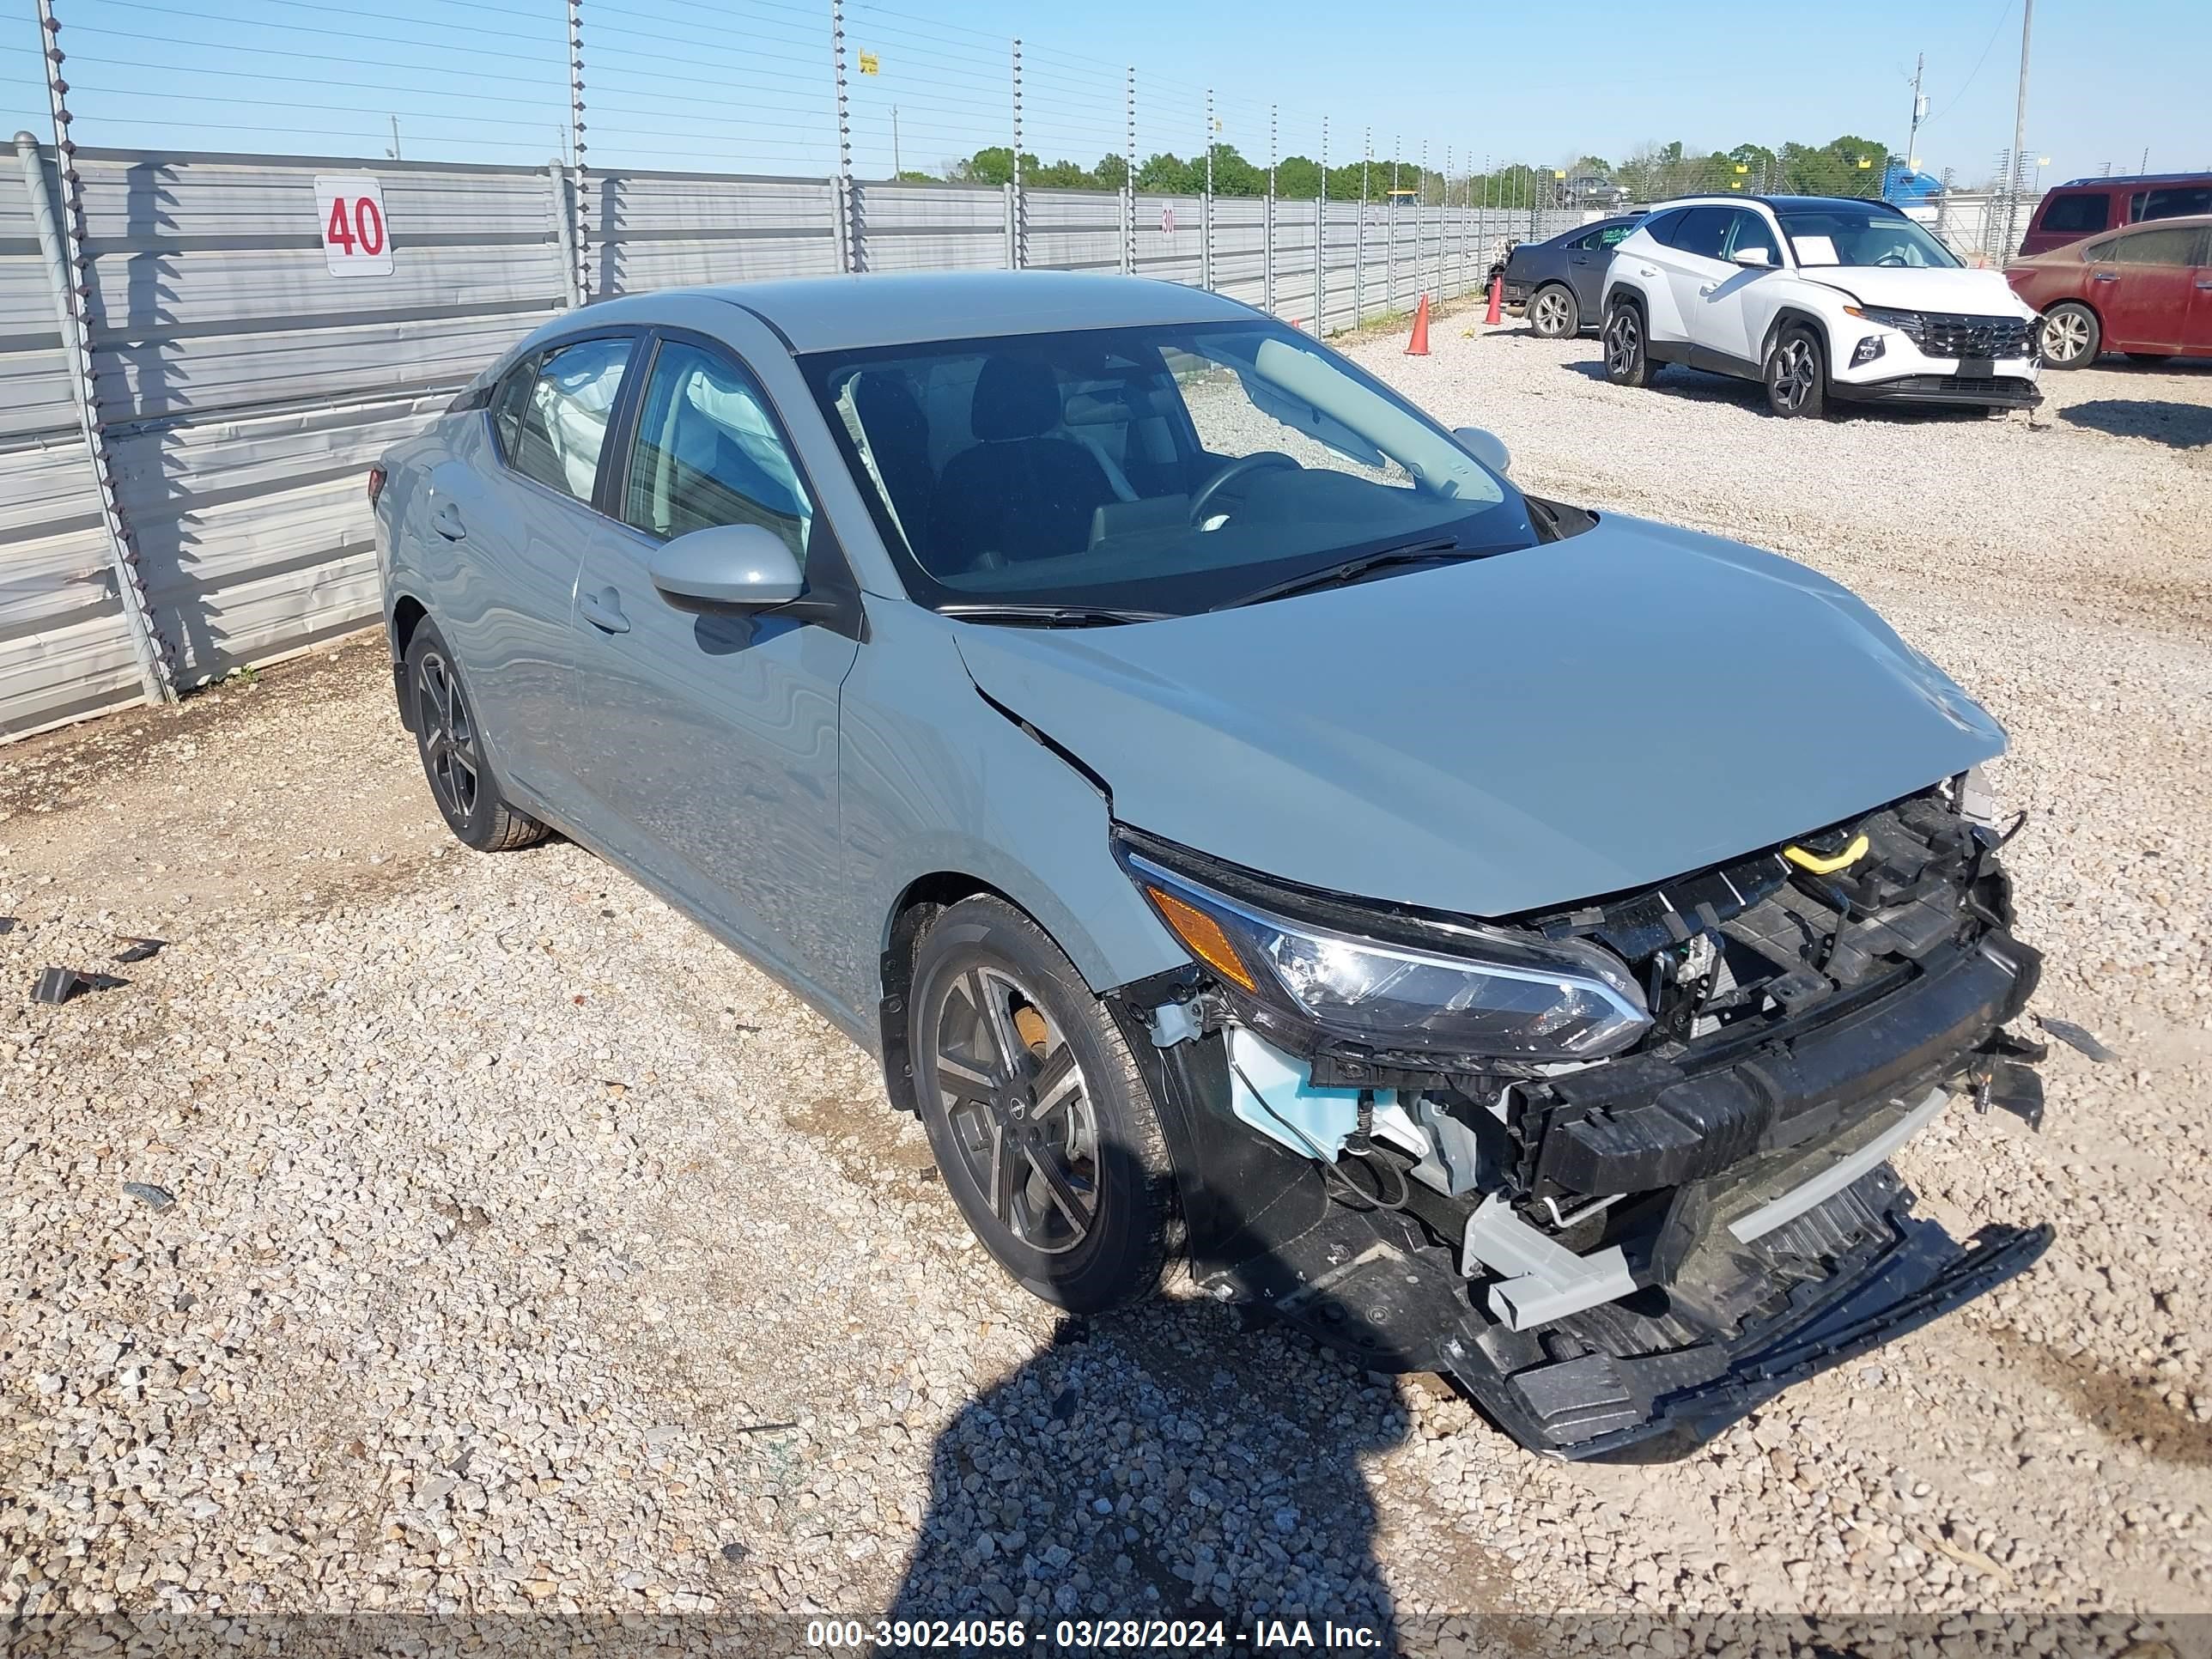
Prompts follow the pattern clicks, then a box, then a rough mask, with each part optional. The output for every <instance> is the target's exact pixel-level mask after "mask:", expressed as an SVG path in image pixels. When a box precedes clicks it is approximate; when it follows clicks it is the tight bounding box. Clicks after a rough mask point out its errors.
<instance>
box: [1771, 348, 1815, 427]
mask: <svg viewBox="0 0 2212 1659" xmlns="http://www.w3.org/2000/svg"><path fill="white" fill-rule="evenodd" d="M1818 380H1820V359H1819V358H1818V357H1817V356H1814V352H1813V343H1812V342H1811V341H1809V340H1808V339H1806V338H1805V337H1804V336H1803V335H1802V334H1793V335H1791V336H1790V337H1789V338H1788V339H1786V340H1784V341H1783V343H1781V344H1780V345H1778V346H1777V347H1776V348H1775V349H1774V379H1773V386H1774V400H1775V401H1776V402H1777V403H1778V404H1781V405H1782V407H1783V408H1784V409H1787V410H1791V411H1792V412H1795V411H1796V410H1800V409H1802V408H1803V407H1804V406H1805V400H1806V398H1808V397H1810V396H1811V395H1812V393H1813V387H1814V384H1815V383H1816V382H1818Z"/></svg>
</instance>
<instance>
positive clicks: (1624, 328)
mask: <svg viewBox="0 0 2212 1659" xmlns="http://www.w3.org/2000/svg"><path fill="white" fill-rule="evenodd" d="M1643 347H1644V335H1643V331H1642V330H1641V329H1639V328H1638V327H1637V325H1636V313H1635V312H1633V311H1632V310H1631V309H1629V307H1626V306H1623V307H1620V310H1618V311H1616V312H1614V313H1613V320H1612V322H1610V323H1608V324H1607V325H1606V330H1605V366H1606V368H1607V372H1608V373H1611V374H1619V375H1622V376H1626V375H1630V374H1634V373H1635V372H1636V360H1637V358H1638V356H1639V355H1640V354H1641V353H1642V350H1643Z"/></svg>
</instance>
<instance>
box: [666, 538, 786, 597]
mask: <svg viewBox="0 0 2212 1659" xmlns="http://www.w3.org/2000/svg"><path fill="white" fill-rule="evenodd" d="M648 568H650V569H651V571H652V573H653V586H655V587H657V588H659V590H660V591H661V592H663V593H665V595H667V596H668V597H669V598H670V599H676V600H680V601H688V602H689V603H690V605H693V606H696V605H714V606H718V607H720V609H723V610H726V611H769V610H772V609H774V608H775V606H777V605H789V604H790V603H791V602H792V601H793V599H797V598H798V597H799V593H800V592H801V591H802V590H803V589H804V588H805V586H806V579H805V576H803V575H802V574H799V561H798V560H797V559H794V558H793V557H792V556H791V550H790V549H789V548H788V547H786V546H785V545H784V544H783V539H782V538H781V537H780V536H778V535H776V534H775V532H773V531H770V530H765V529H763V528H762V527H761V526H759V525H757V524H718V525H709V526H707V528H705V529H704V530H694V531H692V532H690V534H688V535H683V536H678V538H676V539H675V540H674V541H671V542H669V543H668V544H665V546H663V547H662V548H661V550H659V552H658V553H655V554H654V555H653V561H652V563H651V565H650V566H649V567H648Z"/></svg>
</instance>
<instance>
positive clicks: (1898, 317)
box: [1844, 306, 1928, 345]
mask: <svg viewBox="0 0 2212 1659" xmlns="http://www.w3.org/2000/svg"><path fill="white" fill-rule="evenodd" d="M1844 310H1845V311H1848V312H1850V313H1851V315H1853V316H1854V317H1863V318H1864V319H1866V320H1867V321H1868V322H1870V323H1879V324H1880V325H1881V326H1882V327H1884V328H1893V329H1895V330H1896V331H1898V332H1899V334H1902V335H1903V336H1904V337H1905V338H1906V339H1908V340H1910V341H1911V342H1912V343H1913V344H1915V345H1918V344H1919V343H1921V341H1922V340H1923V339H1924V338H1926V337H1927V334H1928V317H1927V313H1924V312H1919V311H1896V310H1893V309H1892V308H1891V307H1888V306H1845V307H1844Z"/></svg>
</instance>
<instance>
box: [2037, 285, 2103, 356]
mask: <svg viewBox="0 0 2212 1659" xmlns="http://www.w3.org/2000/svg"><path fill="white" fill-rule="evenodd" d="M2038 334H2039V339H2038V343H2039V345H2041V347H2042V348H2043V361H2044V362H2046V363H2048V364H2050V365H2051V368H2087V367H2088V366H2089V365H2090V364H2091V363H2093V362H2096V361H2097V354H2098V352H2099V351H2100V350H2102V349H2104V343H2105V331H2104V327H2103V325H2101V324H2100V323H2099V322H2098V321H2097V313H2095V312H2093V311H2092V310H2090V309H2089V307H2087V306H2085V305H2082V304H2081V303H2080V302H2079V301H2074V300H2062V301H2059V302H2058V303H2057V305H2055V306H2053V307H2051V309H2050V310H2048V311H2046V312H2045V313H2043V326H2042V328H2041V329H2040V330H2039V331H2038Z"/></svg>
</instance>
